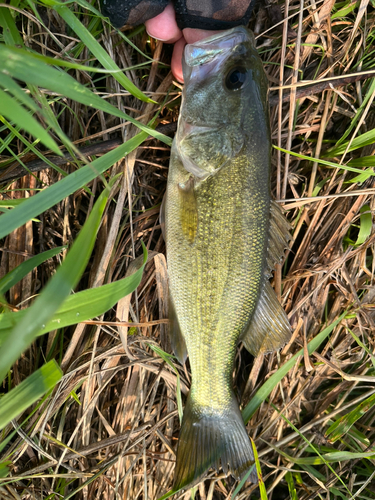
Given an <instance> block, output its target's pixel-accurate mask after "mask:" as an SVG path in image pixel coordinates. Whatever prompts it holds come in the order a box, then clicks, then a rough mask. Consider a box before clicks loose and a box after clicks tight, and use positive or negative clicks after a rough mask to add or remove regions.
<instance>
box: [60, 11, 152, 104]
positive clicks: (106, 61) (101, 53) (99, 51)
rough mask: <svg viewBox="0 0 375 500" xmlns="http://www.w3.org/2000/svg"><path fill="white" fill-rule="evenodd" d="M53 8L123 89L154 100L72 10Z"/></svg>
mask: <svg viewBox="0 0 375 500" xmlns="http://www.w3.org/2000/svg"><path fill="white" fill-rule="evenodd" d="M55 10H56V12H57V13H58V14H60V16H61V17H62V18H63V19H64V21H65V22H66V23H67V24H68V25H69V26H70V27H71V29H72V30H73V31H74V32H75V33H76V34H77V36H78V37H79V38H80V40H81V41H82V42H83V43H84V44H85V46H86V47H87V48H88V49H89V51H90V52H91V53H92V54H93V55H94V56H95V57H96V58H97V59H98V61H99V62H100V63H101V64H102V65H103V67H104V68H106V69H108V70H110V71H111V72H112V73H111V74H112V76H113V78H115V79H116V80H117V81H118V82H119V84H120V85H122V86H123V87H124V89H125V90H127V91H128V92H130V93H131V94H132V95H133V96H134V97H137V98H138V99H140V100H142V101H145V102H154V101H152V99H150V98H149V97H147V96H146V95H145V94H144V93H143V92H141V91H140V90H139V89H138V88H137V87H136V86H135V85H134V83H132V82H131V81H130V80H129V78H128V77H127V76H126V75H124V73H123V72H122V71H121V70H120V68H119V67H118V66H117V64H116V63H115V61H114V60H113V59H112V58H111V57H110V56H109V54H108V53H107V52H106V51H105V50H104V49H103V47H102V46H101V45H100V44H99V43H98V42H97V41H96V40H95V38H94V37H93V36H92V34H91V33H90V32H89V31H88V30H87V29H86V28H85V26H83V24H82V23H81V22H80V21H79V19H78V18H77V17H76V16H75V15H74V14H73V12H72V11H71V10H70V9H69V8H68V7H67V6H66V5H58V6H56V7H55Z"/></svg>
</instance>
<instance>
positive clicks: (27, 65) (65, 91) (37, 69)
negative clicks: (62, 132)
mask: <svg viewBox="0 0 375 500" xmlns="http://www.w3.org/2000/svg"><path fill="white" fill-rule="evenodd" d="M0 60H1V61H2V63H1V66H2V67H1V70H2V71H3V72H6V73H7V74H9V75H11V76H12V77H13V78H16V79H18V80H21V81H23V82H26V83H28V84H31V85H36V86H38V87H44V88H47V89H49V90H52V91H53V92H57V93H58V94H61V95H63V96H66V97H68V98H69V99H73V100H74V101H77V102H80V103H81V104H84V105H85V106H91V107H94V108H95V109H100V110H101V111H104V112H105V113H109V114H110V115H113V116H117V117H119V118H122V119H124V120H127V121H129V122H131V123H133V124H134V125H136V126H137V127H138V128H140V129H141V130H143V131H145V132H147V134H149V135H152V136H153V137H155V138H156V139H159V140H161V141H163V142H165V143H166V144H168V145H170V144H171V143H172V140H171V139H170V138H169V137H167V136H165V135H164V134H161V133H160V132H156V131H155V130H154V129H152V128H150V127H147V126H146V125H142V124H141V123H139V122H138V121H137V120H135V119H134V118H132V117H131V116H129V115H127V114H126V113H123V112H122V111H120V110H119V109H118V108H116V107H115V106H112V104H110V103H109V102H107V101H106V100H105V99H102V98H101V97H99V96H98V95H96V94H94V92H92V91H91V90H89V89H88V88H86V87H85V86H84V85H81V84H80V83H79V82H77V81H76V80H75V79H74V78H73V77H72V76H70V75H68V73H65V72H64V71H62V70H59V69H55V68H52V67H50V66H49V65H47V64H45V63H43V62H42V61H40V59H39V58H37V57H34V56H33V54H31V53H29V52H27V51H26V50H23V49H17V48H13V47H6V46H4V45H1V44H0Z"/></svg>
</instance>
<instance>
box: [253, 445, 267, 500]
mask: <svg viewBox="0 0 375 500" xmlns="http://www.w3.org/2000/svg"><path fill="white" fill-rule="evenodd" d="M250 439H251V438H250ZM251 446H252V448H253V453H254V460H255V467H256V469H257V474H258V485H259V491H260V498H261V500H267V491H266V487H265V485H264V481H263V477H262V469H261V467H260V462H259V457H258V450H257V447H256V446H255V443H254V441H253V440H252V439H251Z"/></svg>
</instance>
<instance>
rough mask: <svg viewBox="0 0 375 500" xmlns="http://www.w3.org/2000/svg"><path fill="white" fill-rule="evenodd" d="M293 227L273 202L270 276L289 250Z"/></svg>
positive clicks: (268, 257) (268, 261)
mask: <svg viewBox="0 0 375 500" xmlns="http://www.w3.org/2000/svg"><path fill="white" fill-rule="evenodd" d="M290 230H291V225H290V224H289V222H288V221H287V220H286V218H285V217H284V214H283V212H282V210H281V208H280V207H279V205H278V204H277V203H276V202H274V201H271V207H270V237H269V242H268V256H267V264H268V276H269V274H270V273H271V272H272V271H273V270H274V269H275V265H276V264H279V263H280V262H281V260H282V258H283V255H284V253H285V249H286V248H288V243H289V241H290V240H291V239H292V237H291V235H290V232H289V231H290Z"/></svg>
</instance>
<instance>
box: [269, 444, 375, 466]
mask: <svg viewBox="0 0 375 500" xmlns="http://www.w3.org/2000/svg"><path fill="white" fill-rule="evenodd" d="M272 448H274V449H275V450H276V451H277V452H278V453H279V454H280V455H282V456H283V457H285V458H286V459H287V460H289V462H292V463H295V464H297V465H323V464H332V463H336V462H346V461H347V460H355V459H358V458H368V459H370V458H373V457H374V456H375V452H371V451H367V452H361V453H353V452H351V451H335V452H332V453H325V454H324V455H320V456H315V457H292V456H291V455H288V454H287V453H285V451H284V450H281V449H280V448H277V447H276V446H272Z"/></svg>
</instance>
